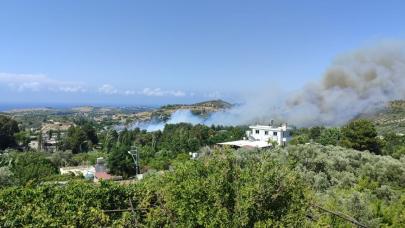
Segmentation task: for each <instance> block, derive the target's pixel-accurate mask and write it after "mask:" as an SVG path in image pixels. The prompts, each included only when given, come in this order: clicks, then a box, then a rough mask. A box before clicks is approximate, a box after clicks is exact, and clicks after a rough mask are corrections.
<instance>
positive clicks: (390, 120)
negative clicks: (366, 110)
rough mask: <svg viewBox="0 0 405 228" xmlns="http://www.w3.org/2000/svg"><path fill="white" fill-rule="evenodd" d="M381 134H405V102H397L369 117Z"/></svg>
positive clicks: (390, 103) (392, 102)
mask: <svg viewBox="0 0 405 228" xmlns="http://www.w3.org/2000/svg"><path fill="white" fill-rule="evenodd" d="M364 117H366V118H367V119H370V120H371V121H372V122H373V123H374V124H375V125H376V128H377V131H378V132H379V133H380V134H384V133H387V132H395V133H402V134H405V100H395V101H391V102H389V104H388V105H387V106H386V107H385V108H384V109H382V110H380V111H378V112H376V113H374V114H372V115H368V116H364Z"/></svg>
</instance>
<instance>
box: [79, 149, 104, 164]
mask: <svg viewBox="0 0 405 228" xmlns="http://www.w3.org/2000/svg"><path fill="white" fill-rule="evenodd" d="M99 157H103V158H106V157H108V154H107V153H105V152H102V151H90V152H87V153H80V154H75V155H73V156H72V158H71V159H72V161H73V164H74V165H94V164H96V161H97V158H99Z"/></svg>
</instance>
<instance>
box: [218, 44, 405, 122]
mask: <svg viewBox="0 0 405 228" xmlns="http://www.w3.org/2000/svg"><path fill="white" fill-rule="evenodd" d="M270 94H271V95H270ZM274 94H277V92H274V91H271V92H270V91H268V95H267V96H265V95H263V94H258V95H257V96H256V97H262V96H264V97H265V99H264V100H263V99H261V100H255V101H252V102H249V101H248V102H247V103H246V104H245V105H243V106H241V107H237V108H235V109H234V110H231V111H229V112H226V113H219V114H214V115H213V116H212V118H211V121H212V122H213V123H220V122H225V123H228V124H245V123H249V122H250V123H251V122H256V121H269V120H270V119H276V120H278V121H288V122H289V123H292V124H294V125H297V126H313V125H320V124H322V125H329V126H331V125H340V124H344V123H345V122H347V121H349V120H350V119H353V118H355V117H356V116H358V115H359V114H362V113H370V112H373V111H376V110H378V109H380V108H382V107H384V106H385V105H386V103H387V102H388V101H391V100H395V99H404V98H405V44H404V43H383V44H379V45H377V46H373V47H368V48H364V49H360V50H357V51H355V52H352V53H349V54H345V55H341V56H339V57H338V58H336V59H335V61H334V62H333V63H332V65H331V66H330V67H329V68H328V69H327V70H326V73H325V74H324V76H323V77H322V79H321V80H320V81H319V82H317V83H312V84H309V85H307V86H306V87H305V88H303V89H302V90H300V91H297V92H295V93H293V94H289V95H287V96H285V97H286V99H284V100H282V98H277V97H276V98H275V97H274ZM274 99H279V100H278V102H276V101H275V100H274Z"/></svg>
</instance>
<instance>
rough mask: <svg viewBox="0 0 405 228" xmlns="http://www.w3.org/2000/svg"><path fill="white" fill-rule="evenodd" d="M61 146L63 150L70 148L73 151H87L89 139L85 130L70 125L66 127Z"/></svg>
mask: <svg viewBox="0 0 405 228" xmlns="http://www.w3.org/2000/svg"><path fill="white" fill-rule="evenodd" d="M63 147H64V149H65V150H72V152H73V153H81V152H86V151H88V150H89V140H88V137H87V134H86V132H85V131H84V130H83V129H82V128H80V127H75V126H71V127H70V128H69V129H68V132H67V136H66V138H65V140H64V143H63Z"/></svg>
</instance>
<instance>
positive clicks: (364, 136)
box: [341, 119, 381, 154]
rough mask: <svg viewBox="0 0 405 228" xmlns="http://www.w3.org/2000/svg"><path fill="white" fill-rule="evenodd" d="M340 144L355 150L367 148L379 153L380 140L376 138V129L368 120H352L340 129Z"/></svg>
mask: <svg viewBox="0 0 405 228" xmlns="http://www.w3.org/2000/svg"><path fill="white" fill-rule="evenodd" d="M341 130H342V140H341V145H342V146H344V147H347V148H353V149H355V150H360V151H364V150H368V151H370V152H372V153H375V154H379V153H380V144H381V142H380V140H379V139H378V138H377V130H376V129H375V127H374V124H373V123H372V122H370V121H369V120H364V119H360V120H354V121H352V122H350V123H349V124H347V125H346V126H344V127H343V128H342V129H341Z"/></svg>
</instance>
